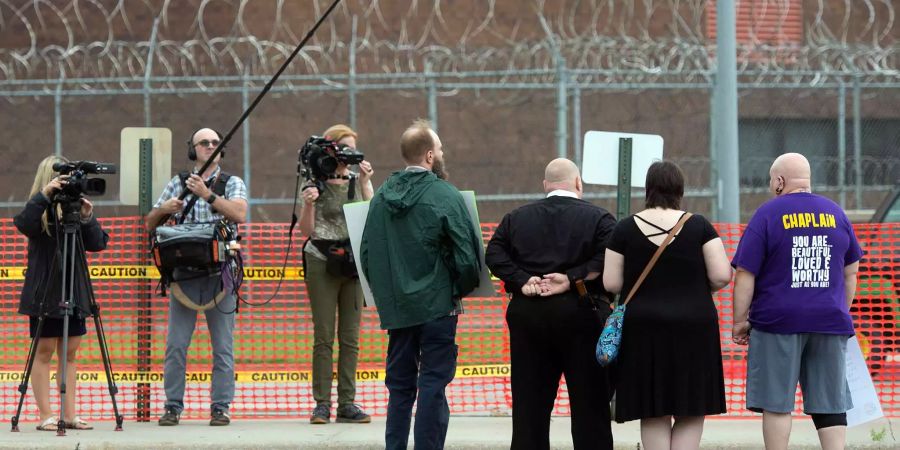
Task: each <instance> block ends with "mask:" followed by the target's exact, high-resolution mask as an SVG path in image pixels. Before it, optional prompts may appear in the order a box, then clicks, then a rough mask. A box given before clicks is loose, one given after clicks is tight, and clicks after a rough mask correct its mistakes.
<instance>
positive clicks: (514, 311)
mask: <svg viewBox="0 0 900 450" xmlns="http://www.w3.org/2000/svg"><path fill="white" fill-rule="evenodd" d="M579 303H580V302H579V301H578V299H577V297H575V296H574V295H569V294H566V295H560V296H556V297H549V298H546V297H537V298H530V297H524V296H516V297H514V298H513V300H512V302H510V304H509V307H508V308H507V311H506V322H507V324H508V325H509V342H510V354H511V358H512V380H511V381H512V402H513V405H512V406H513V436H512V445H511V448H512V449H514V450H519V449H529V450H531V449H549V448H550V414H551V413H552V411H553V404H554V402H555V400H556V393H557V390H558V388H559V380H560V376H561V375H565V377H566V384H567V386H568V389H569V405H570V408H571V411H572V443H573V444H574V447H575V448H576V449H579V450H582V449H611V448H613V441H612V430H611V428H610V422H609V397H610V393H609V381H608V378H607V373H606V369H604V368H602V367H600V365H599V364H597V361H596V360H595V359H594V349H595V347H596V344H597V339H598V338H599V337H600V332H601V331H602V329H603V323H604V321H605V320H606V317H607V316H608V315H609V312H608V311H603V312H601V311H596V310H593V309H591V308H590V307H589V306H587V305H580V304H579Z"/></svg>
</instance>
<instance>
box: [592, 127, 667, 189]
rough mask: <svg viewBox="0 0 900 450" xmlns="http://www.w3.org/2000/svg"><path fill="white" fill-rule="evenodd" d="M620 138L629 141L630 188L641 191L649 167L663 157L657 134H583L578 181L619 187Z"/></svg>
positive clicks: (661, 140)
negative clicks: (579, 178) (579, 179)
mask: <svg viewBox="0 0 900 450" xmlns="http://www.w3.org/2000/svg"><path fill="white" fill-rule="evenodd" d="M620 138H631V186H632V187H644V184H645V182H646V178H647V169H648V168H650V164H653V163H654V162H656V161H659V160H661V159H662V157H663V138H662V136H659V135H656V134H634V133H613V132H609V131H588V132H587V133H585V134H584V147H583V148H584V159H583V162H582V167H581V177H582V179H583V180H584V182H585V183H589V184H604V185H610V186H618V184H619V139H620Z"/></svg>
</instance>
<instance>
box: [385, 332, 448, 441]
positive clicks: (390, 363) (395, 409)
mask: <svg viewBox="0 0 900 450" xmlns="http://www.w3.org/2000/svg"><path fill="white" fill-rule="evenodd" d="M456 323H457V317H456V316H447V317H442V318H440V319H435V320H432V321H431V322H426V323H424V324H422V325H416V326H414V327H409V328H398V329H395V330H389V331H388V354H387V375H386V377H385V381H384V384H385V385H386V386H387V388H388V392H389V394H390V395H389V397H388V408H387V424H386V425H385V428H386V429H385V432H384V439H385V447H386V448H387V449H388V450H395V449H404V450H405V449H406V445H407V442H408V441H409V424H410V419H411V417H412V408H413V403H415V401H416V394H417V393H418V399H419V403H418V406H417V407H416V426H415V429H414V430H413V438H414V440H415V448H416V449H442V448H444V440H445V439H446V438H447V425H448V424H449V423H450V407H449V406H448V405H447V396H446V395H445V393H444V389H445V388H446V387H447V385H448V384H450V382H451V381H452V380H453V377H454V375H456V355H457V346H456Z"/></svg>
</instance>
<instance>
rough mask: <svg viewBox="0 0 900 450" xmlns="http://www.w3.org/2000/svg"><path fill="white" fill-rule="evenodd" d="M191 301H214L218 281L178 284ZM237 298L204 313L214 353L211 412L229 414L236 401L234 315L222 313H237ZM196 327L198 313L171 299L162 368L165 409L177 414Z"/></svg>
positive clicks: (181, 404) (212, 279)
mask: <svg viewBox="0 0 900 450" xmlns="http://www.w3.org/2000/svg"><path fill="white" fill-rule="evenodd" d="M178 284H179V285H180V286H181V289H182V290H183V291H184V293H185V295H187V296H188V297H189V298H192V299H193V298H200V299H208V298H212V297H213V296H214V295H216V293H218V292H219V290H220V289H221V288H220V287H219V286H220V284H221V282H220V281H219V279H218V278H216V277H211V278H201V279H194V280H185V281H181V282H179V283H178ZM236 301H237V298H236V297H235V295H234V294H228V295H226V296H225V298H223V299H222V301H221V303H219V306H218V307H213V308H210V309H208V310H206V311H205V315H206V325H207V326H208V327H209V335H210V340H211V341H212V342H211V343H212V350H213V368H212V377H211V383H210V403H211V405H210V408H211V409H216V408H218V409H224V410H225V411H228V408H229V406H230V405H231V401H232V399H234V337H233V335H234V314H226V313H223V312H222V311H226V312H228V311H232V310H234V305H235V302H236ZM196 323H197V311H194V310H192V309H188V308H186V307H185V306H184V305H182V304H181V303H180V302H179V301H178V300H176V299H175V298H172V297H171V296H170V299H169V325H168V333H167V335H166V359H165V362H164V366H163V382H164V386H165V391H166V404H165V405H166V406H167V407H172V408H174V409H175V410H176V411H177V412H179V413H180V412H181V411H182V410H183V409H184V387H185V378H184V375H185V370H186V368H187V349H188V347H189V346H190V345H191V337H192V336H193V335H194V328H195V327H196Z"/></svg>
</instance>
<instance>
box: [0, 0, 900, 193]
mask: <svg viewBox="0 0 900 450" xmlns="http://www.w3.org/2000/svg"><path fill="white" fill-rule="evenodd" d="M328 3H330V2H327V1H325V0H309V1H284V0H277V1H262V0H194V1H177V2H176V1H171V0H158V1H151V0H140V1H137V0H131V1H127V2H126V1H124V0H66V1H51V0H19V1H15V0H0V42H2V43H3V44H0V45H2V48H0V97H2V100H0V101H2V102H6V103H7V104H9V105H22V104H28V103H32V102H36V101H39V100H40V99H47V98H53V99H55V108H54V116H55V118H56V120H55V123H56V124H58V125H59V126H57V135H56V137H55V148H56V150H57V151H58V152H59V151H61V146H62V145H61V141H62V139H61V136H60V133H59V130H58V129H59V127H60V126H61V125H60V124H62V123H64V122H66V120H68V117H62V116H63V112H62V109H63V108H62V106H61V104H62V103H63V99H71V98H74V97H109V96H118V95H142V96H143V98H144V110H143V116H144V117H143V120H144V122H145V123H147V124H151V123H153V122H154V120H153V119H154V114H156V115H159V114H161V113H162V112H163V110H161V109H159V108H160V107H159V106H156V107H155V108H156V109H153V110H151V105H152V104H153V102H152V101H151V99H154V98H159V97H163V96H176V97H182V98H183V97H190V96H197V95H212V94H229V95H232V94H233V95H235V96H241V97H242V98H243V99H244V103H246V98H247V96H248V94H249V93H255V92H258V91H259V90H260V89H261V88H262V86H263V85H264V84H265V82H266V81H267V80H268V79H269V77H270V76H271V74H272V73H274V71H275V70H276V69H277V68H278V67H279V66H280V65H281V63H282V62H283V61H284V60H285V58H286V57H287V56H288V55H289V54H290V52H291V51H292V50H293V48H294V46H295V45H296V43H297V42H298V41H299V39H300V37H301V36H302V35H303V34H304V33H305V31H306V30H307V29H308V28H309V27H310V26H311V24H312V23H313V22H314V20H315V19H316V18H317V17H318V16H319V15H320V14H321V13H322V12H323V10H324V8H325V7H327V5H328ZM896 13H897V8H896V4H895V2H893V1H890V0H739V1H738V22H739V23H738V39H739V42H738V62H739V72H738V73H739V80H738V81H739V89H740V95H741V105H742V106H741V112H742V114H741V116H742V120H743V121H746V122H748V123H747V125H746V126H744V124H743V123H742V128H741V132H742V137H741V142H742V149H741V167H742V168H741V178H742V192H743V193H744V194H746V195H753V194H759V193H762V192H763V191H764V189H765V183H762V184H760V182H759V179H760V177H764V176H765V173H766V172H767V169H768V164H769V163H770V162H771V159H772V157H773V156H774V155H775V154H777V153H780V152H781V151H787V150H791V149H795V148H799V149H803V150H808V151H809V152H811V153H812V155H813V156H814V158H811V159H813V163H814V166H815V168H816V169H817V170H818V172H817V173H821V174H822V175H821V176H820V177H818V178H817V179H816V180H815V182H816V183H817V184H818V185H819V187H820V188H821V189H822V190H824V191H826V192H830V193H833V194H834V195H835V196H836V198H839V199H840V201H841V203H842V204H843V205H845V206H848V207H854V208H871V207H873V202H876V201H877V198H878V193H879V192H881V191H884V190H885V189H889V188H890V187H891V186H892V185H893V184H894V183H895V181H896V180H897V178H898V177H900V135H898V134H897V133H896V132H893V134H892V131H891V127H892V125H895V124H900V122H897V121H898V119H900V116H898V115H897V114H896V109H895V108H894V113H893V114H891V113H890V111H888V112H885V108H887V109H888V110H890V109H891V107H890V106H883V105H882V103H883V102H884V99H885V98H888V99H891V98H892V99H897V96H898V95H900V45H898V36H900V26H898V25H897V22H896V20H897V17H896ZM714 33H715V1H714V0H641V1H634V2H621V1H615V0H557V1H552V2H547V1H544V0H534V1H528V2H526V1H523V2H504V1H498V0H452V1H451V0H430V1H425V0H351V1H344V2H342V3H341V5H340V7H339V8H338V10H336V12H335V15H334V16H333V18H332V19H331V20H329V22H328V23H327V24H326V27H324V28H323V29H322V30H320V32H319V33H318V34H317V35H316V36H315V37H314V39H313V41H312V42H311V44H310V45H309V46H308V47H307V48H305V49H304V50H303V51H302V52H301V53H300V55H299V56H298V58H297V59H296V60H295V62H294V63H293V64H292V65H291V66H290V67H289V68H288V70H287V72H286V73H285V75H284V76H283V77H282V78H281V80H282V81H280V83H279V84H278V85H277V86H276V87H275V89H273V92H274V93H275V94H276V95H286V96H302V97H303V98H307V97H309V96H316V97H328V98H337V99H341V101H342V102H344V101H345V102H346V104H347V121H348V122H350V123H351V125H352V126H356V122H357V121H358V119H357V114H358V109H359V107H358V106H357V100H358V99H360V98H362V97H364V96H365V95H366V94H367V93H370V92H376V91H378V92H387V93H389V94H390V95H392V96H397V97H400V98H405V99H409V100H410V101H413V102H421V103H423V104H425V105H427V111H428V116H429V117H430V118H431V119H432V121H433V122H435V123H436V124H440V120H441V118H443V117H447V116H453V115H455V114H458V113H460V109H465V108H467V107H468V106H467V105H469V104H474V105H481V107H482V108H484V109H485V110H490V108H492V107H498V106H499V107H510V108H518V109H520V110H521V112H520V114H527V111H528V110H529V109H530V108H532V107H533V106H534V105H536V104H537V105H539V106H540V107H541V108H543V109H546V110H548V111H552V114H546V115H545V116H542V117H545V118H546V119H549V121H551V124H552V125H548V128H550V129H554V128H555V129H554V130H553V136H552V142H554V143H555V145H556V153H557V155H558V156H568V157H571V158H574V159H576V160H580V158H581V136H582V135H583V132H584V131H586V130H588V129H611V130H616V131H618V130H622V131H639V130H642V129H643V128H644V124H645V123H647V122H650V123H661V122H666V123H668V125H669V126H670V127H672V128H689V129H690V132H689V133H684V132H681V133H678V132H675V133H673V135H674V137H671V138H670V136H666V139H667V141H666V145H667V157H671V158H672V159H674V160H676V161H679V162H681V163H682V165H685V166H690V167H691V169H692V170H688V171H687V172H688V176H689V180H688V183H689V192H688V196H689V197H696V198H698V199H704V200H705V201H706V202H707V203H710V204H712V203H711V200H714V199H715V196H716V191H715V189H714V186H713V185H712V181H711V177H710V175H709V173H710V170H711V167H712V166H713V164H714V161H713V157H712V156H711V155H713V154H714V152H712V151H711V148H712V146H713V145H714V140H715V137H714V136H712V133H711V127H709V117H711V115H712V114H714V112H713V111H712V107H711V104H712V91H713V87H714V85H715V38H714ZM646 97H649V98H651V99H652V100H650V101H644V100H643V99H644V98H646ZM684 97H694V98H696V102H697V104H698V105H699V106H697V108H696V110H695V111H694V112H695V114H694V115H693V116H692V117H690V118H687V117H686V116H688V115H690V114H682V113H681V112H680V106H681V104H682V99H683V98H684ZM453 98H458V99H461V101H460V102H449V101H448V100H451V99H453ZM622 98H626V99H630V100H628V101H627V102H636V103H637V102H639V103H643V104H644V105H642V106H640V107H634V108H633V109H635V111H632V113H631V114H630V115H628V117H627V118H625V119H621V118H618V117H615V114H612V113H611V112H610V105H611V104H616V103H617V102H618V101H619V100H621V99H622ZM635 98H639V99H638V100H635ZM772 98H777V99H779V101H777V102H772V101H771V99H772ZM745 100H746V101H745ZM451 103H452V104H451ZM459 104H464V105H463V106H459ZM745 104H746V105H748V106H744V105H745ZM754 105H756V106H754ZM553 122H555V123H553ZM650 128H654V127H652V126H651V127H650ZM655 129H661V130H665V129H666V127H664V126H663V125H660V124H658V125H657V126H656V128H655ZM459 132H462V131H459ZM656 134H663V133H656ZM822 135H829V136H830V138H828V139H825V140H822V139H819V137H820V136H822ZM745 142H746V143H747V145H748V147H747V148H745V147H744V144H745ZM763 143H768V144H770V145H769V146H768V147H767V146H765V145H764V144H763ZM242 144H243V148H244V167H243V170H244V177H245V178H247V179H248V180H249V178H250V176H251V173H252V172H253V170H252V167H251V161H252V158H251V153H252V151H251V144H254V147H259V146H260V145H261V144H259V141H258V140H257V139H255V138H254V139H251V137H250V135H249V133H245V134H244V141H243V143H242ZM754 144H757V145H756V146H754ZM768 144H767V145H768ZM807 146H808V147H809V148H807ZM694 169H696V170H694ZM251 194H254V192H253V190H252V187H251ZM479 194H480V198H481V199H482V200H483V201H490V200H496V201H518V200H526V199H530V198H534V197H535V196H536V195H537V193H534V192H529V189H528V188H523V187H521V186H518V187H517V186H515V185H511V186H504V187H501V188H498V189H496V190H491V189H490V186H489V185H487V186H485V188H482V189H479ZM591 194H592V195H593V196H595V197H598V198H612V197H614V194H612V193H610V192H608V191H606V190H603V189H597V190H595V191H592V192H591ZM17 200H19V201H17V202H11V203H17V204H18V203H20V201H21V199H17ZM251 200H252V201H253V202H254V203H260V204H265V203H284V202H287V201H289V200H288V199H286V198H280V197H277V196H272V195H267V196H265V197H259V198H254V199H251ZM742 203H747V202H743V201H742ZM753 204H755V203H753ZM5 206H8V205H5ZM746 208H750V210H752V204H750V205H748V206H747V207H745V209H746ZM710 209H714V208H710Z"/></svg>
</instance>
